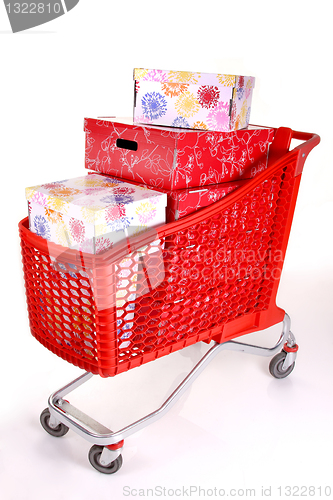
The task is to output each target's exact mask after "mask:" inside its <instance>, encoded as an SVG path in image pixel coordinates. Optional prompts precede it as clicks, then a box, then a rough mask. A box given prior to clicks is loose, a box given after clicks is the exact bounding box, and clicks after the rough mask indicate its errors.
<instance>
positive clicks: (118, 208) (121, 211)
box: [105, 204, 126, 222]
mask: <svg viewBox="0 0 333 500" xmlns="http://www.w3.org/2000/svg"><path fill="white" fill-rule="evenodd" d="M125 215H126V208H125V206H124V205H123V204H119V205H112V206H111V207H108V208H107V209H106V210H105V220H106V221H107V222H113V221H115V220H117V219H121V218H122V217H125Z"/></svg>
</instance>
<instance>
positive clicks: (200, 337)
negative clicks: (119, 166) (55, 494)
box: [19, 128, 320, 474]
mask: <svg viewBox="0 0 333 500" xmlns="http://www.w3.org/2000/svg"><path fill="white" fill-rule="evenodd" d="M292 139H297V140H299V141H304V142H302V143H301V144H300V145H298V146H297V147H295V148H294V149H293V150H291V151H289V148H290V143H291V140H292ZM319 141H320V138H319V136H318V135H315V134H309V133H301V132H294V131H292V130H291V129H288V128H279V129H276V130H275V136H274V140H273V143H272V144H271V148H270V153H269V161H268V167H267V169H266V170H264V171H263V172H262V173H260V174H258V175H257V176H256V177H255V178H253V179H250V180H249V181H248V182H247V183H246V184H245V185H243V186H242V187H240V188H239V189H238V190H237V191H234V192H233V193H231V194H230V195H229V196H228V197H226V198H224V199H222V200H221V201H219V202H217V203H215V204H213V205H211V206H209V207H206V208H203V209H201V210H199V211H197V212H196V213H193V214H191V215H189V216H187V217H185V218H183V219H181V220H179V221H176V222H173V223H170V224H165V225H163V226H162V227H159V228H157V230H153V229H152V230H150V231H149V232H147V233H144V234H141V235H138V236H135V237H133V238H132V239H131V240H130V243H128V242H124V243H120V244H118V245H117V246H115V248H113V249H110V250H107V251H106V252H104V253H102V254H100V255H91V254H84V253H82V252H79V251H76V250H70V249H64V248H63V247H60V246H58V245H55V244H52V243H50V242H48V241H46V240H44V239H42V238H41V237H39V236H37V235H36V234H34V233H32V232H30V231H29V224H28V218H26V219H24V220H23V221H21V222H20V224H19V228H20V237H21V245H22V257H23V268H24V278H25V287H26V295H27V305H28V313H29V320H30V328H31V332H32V335H33V336H34V337H35V338H36V339H37V340H38V341H39V342H41V343H42V344H43V345H44V346H45V347H46V348H48V349H49V350H51V351H52V352H53V353H55V354H57V355H58V356H60V357H61V358H63V359H64V360H66V361H68V362H70V363H73V364H74V365H76V366H78V367H79V368H81V369H83V370H85V373H84V374H83V375H81V376H80V377H78V378H77V379H76V380H74V381H73V382H71V383H69V384H68V385H66V386H65V387H63V388H61V389H60V390H58V391H56V392H54V393H53V394H52V395H51V396H50V398H49V401H48V408H47V409H45V410H44V411H43V412H42V414H41V424H42V426H43V427H44V429H45V430H46V431H47V432H48V433H49V434H51V435H53V436H63V435H64V434H66V433H67V431H68V429H72V430H74V431H75V432H76V433H77V434H79V435H80V436H82V437H83V438H85V439H87V440H88V441H90V442H92V443H93V446H92V448H91V449H90V452H89V460H90V462H91V464H92V465H93V467H95V469H97V470H98V471H100V472H103V473H107V474H111V473H114V472H116V471H117V470H119V468H120V467H121V465H122V456H121V451H122V447H123V443H124V439H125V438H127V437H128V436H129V435H131V434H133V433H134V432H136V431H138V430H139V429H141V428H143V427H144V426H146V425H148V424H150V423H152V422H153V421H155V420H157V419H158V418H160V417H161V416H163V415H164V414H165V412H167V411H168V410H169V408H170V407H171V406H172V404H173V403H174V402H175V401H176V400H177V399H178V398H179V397H180V396H181V395H182V394H183V393H184V391H185V390H186V389H187V387H188V386H189V385H190V384H191V383H192V382H193V381H194V380H195V378H196V377H197V376H198V375H199V374H200V373H201V371H202V370H203V369H204V368H205V367H206V366H207V364H208V363H209V362H210V361H211V360H212V359H213V358H214V357H215V356H216V355H217V354H218V353H219V352H220V351H222V350H224V349H228V350H236V351H241V352H247V353H252V354H258V355H262V356H274V357H273V358H272V360H271V362H270V365H269V370H270V373H271V374H272V375H273V376H274V377H276V378H284V377H286V376H287V375H289V374H290V372H291V371H292V370H293V368H294V365H295V359H296V354H297V350H298V346H297V344H296V341H295V338H294V336H293V334H292V333H291V331H290V319H289V316H288V315H287V314H286V313H285V312H284V310H282V309H281V308H279V307H277V305H276V303H275V300H276V294H277V289H278V285H279V281H280V275H281V270H282V266H283V261H284V256H285V252H286V248H287V243H288V237H289V233H290V228H291V223H292V218H293V213H294V208H295V203H296V198H297V193H298V189H299V184H300V179H301V173H302V169H303V165H304V162H305V160H306V157H307V155H308V154H309V152H310V151H311V150H312V149H313V148H314V147H315V146H316V145H317V144H318V143H319ZM124 262H126V263H127V264H126V266H125V268H123V267H122V266H123V263H124ZM133 284H134V293H133ZM277 323H282V334H281V337H280V339H279V340H278V342H277V343H276V345H275V346H274V347H272V348H265V347H261V346H255V345H249V344H246V343H242V342H239V341H236V340H233V339H235V338H237V337H239V336H241V335H245V334H248V333H251V332H255V331H259V330H264V329H266V328H268V327H270V326H273V325H275V324H277ZM200 341H203V342H206V343H210V342H212V347H210V349H209V350H208V351H207V353H206V354H205V356H204V357H203V358H202V359H201V360H200V362H199V363H198V364H197V365H196V366H195V367H194V368H193V370H192V371H191V372H190V373H189V374H188V376H187V377H186V378H185V379H184V380H183V382H182V383H181V384H180V385H179V386H178V387H177V389H176V390H175V391H174V392H173V393H172V394H171V395H170V396H169V398H168V399H167V400H166V401H165V402H164V403H163V405H162V406H161V407H160V408H158V409H157V410H156V411H154V412H152V413H150V414H149V415H147V416H145V417H144V418H141V419H140V420H138V421H136V422H134V423H132V424H131V425H128V426H126V427H124V428H123V429H121V430H119V431H116V432H112V431H111V430H110V429H108V428H107V427H105V426H104V425H101V424H100V423H98V422H96V421H95V420H94V419H92V418H90V417H89V416H88V415H86V414H84V413H83V412H82V411H80V410H78V409H77V408H75V407H74V406H73V405H72V404H70V403H69V402H68V401H67V400H65V399H64V397H65V396H66V395H67V394H68V393H70V392H71V391H73V390H74V389H76V388H77V387H79V386H80V385H81V384H83V383H84V382H86V381H87V380H88V379H89V378H91V377H92V376H93V374H98V375H100V376H101V377H112V376H114V375H117V374H119V373H122V372H125V371H127V370H130V369H132V368H135V367H138V366H140V365H142V364H143V363H147V362H149V361H152V360H155V359H157V358H159V357H161V356H165V355H167V354H170V353H172V352H174V351H177V350H179V349H183V348H184V347H186V346H189V345H191V344H194V343H196V342H200Z"/></svg>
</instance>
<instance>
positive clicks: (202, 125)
mask: <svg viewBox="0 0 333 500" xmlns="http://www.w3.org/2000/svg"><path fill="white" fill-rule="evenodd" d="M192 128H198V129H202V130H208V126H207V125H206V124H205V123H204V122H194V123H193V124H192Z"/></svg>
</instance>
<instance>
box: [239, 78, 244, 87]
mask: <svg viewBox="0 0 333 500" xmlns="http://www.w3.org/2000/svg"><path fill="white" fill-rule="evenodd" d="M238 87H244V76H240V77H239V78H238Z"/></svg>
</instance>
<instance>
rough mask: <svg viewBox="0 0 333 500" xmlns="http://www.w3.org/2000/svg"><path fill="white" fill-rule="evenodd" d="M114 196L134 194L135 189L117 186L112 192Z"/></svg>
mask: <svg viewBox="0 0 333 500" xmlns="http://www.w3.org/2000/svg"><path fill="white" fill-rule="evenodd" d="M113 193H114V194H115V195H124V194H133V193H135V188H132V187H127V186H119V187H117V188H116V189H114V190H113Z"/></svg>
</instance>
